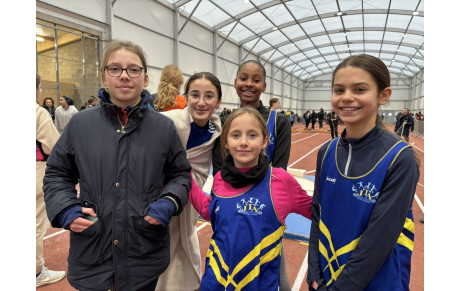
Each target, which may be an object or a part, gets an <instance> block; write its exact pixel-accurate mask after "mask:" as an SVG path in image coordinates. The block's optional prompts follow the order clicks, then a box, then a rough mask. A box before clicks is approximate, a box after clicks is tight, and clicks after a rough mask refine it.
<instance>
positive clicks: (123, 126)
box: [113, 108, 134, 133]
mask: <svg viewBox="0 0 460 291" xmlns="http://www.w3.org/2000/svg"><path fill="white" fill-rule="evenodd" d="M113 111H115V114H116V115H117V118H118V122H119V123H120V126H121V132H122V133H126V132H125V125H126V124H128V119H129V115H130V114H131V113H133V111H134V108H133V110H131V111H130V112H129V113H128V115H126V123H125V125H123V123H122V122H121V120H120V116H118V112H117V110H116V109H115V108H113Z"/></svg>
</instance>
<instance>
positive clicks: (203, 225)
mask: <svg viewBox="0 0 460 291" xmlns="http://www.w3.org/2000/svg"><path fill="white" fill-rule="evenodd" d="M208 224H209V223H207V222H203V224H201V225H200V226H199V227H197V228H196V232H199V231H200V230H201V229H203V228H204V227H205V226H207V225H208Z"/></svg>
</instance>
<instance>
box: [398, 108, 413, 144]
mask: <svg viewBox="0 0 460 291" xmlns="http://www.w3.org/2000/svg"><path fill="white" fill-rule="evenodd" d="M413 126H414V118H413V117H412V116H411V115H410V114H409V109H407V108H404V110H403V111H402V113H401V114H398V116H397V119H396V124H395V129H394V132H395V133H396V135H398V136H402V137H403V138H404V140H405V141H407V142H409V133H410V131H411V129H413Z"/></svg>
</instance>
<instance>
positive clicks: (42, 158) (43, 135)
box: [35, 74, 65, 287]
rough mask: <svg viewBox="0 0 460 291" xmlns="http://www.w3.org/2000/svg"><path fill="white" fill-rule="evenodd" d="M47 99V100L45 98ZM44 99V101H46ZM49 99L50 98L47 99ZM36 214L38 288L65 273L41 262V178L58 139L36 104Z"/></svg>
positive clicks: (47, 224)
mask: <svg viewBox="0 0 460 291" xmlns="http://www.w3.org/2000/svg"><path fill="white" fill-rule="evenodd" d="M36 84H37V95H36V99H35V100H36V102H38V99H39V98H40V93H41V91H42V84H41V78H40V76H39V75H38V74H37V83H36ZM47 99H48V98H47ZM47 99H45V101H46V100H47ZM49 99H51V98H49ZM35 107H36V113H35V115H36V124H35V125H36V131H35V133H36V153H37V158H36V163H35V167H36V182H35V183H36V196H35V197H36V201H35V204H36V212H35V224H36V236H35V245H36V249H35V256H36V257H35V273H36V279H35V280H36V287H40V286H43V285H47V284H52V283H56V282H58V281H60V280H61V279H62V278H64V277H65V271H53V270H50V269H48V268H47V267H45V261H44V260H43V237H44V236H45V234H46V233H47V232H48V229H49V227H50V222H49V220H48V217H47V216H46V206H45V200H44V198H43V197H44V194H43V189H42V187H43V177H44V176H45V169H46V160H47V159H48V155H49V154H50V153H51V150H52V149H53V147H54V144H55V143H56V142H57V141H58V139H59V133H58V132H57V130H56V127H55V126H54V124H53V120H52V119H51V116H50V115H49V114H48V112H47V111H46V110H45V109H44V108H43V107H40V105H38V103H37V104H36V106H35Z"/></svg>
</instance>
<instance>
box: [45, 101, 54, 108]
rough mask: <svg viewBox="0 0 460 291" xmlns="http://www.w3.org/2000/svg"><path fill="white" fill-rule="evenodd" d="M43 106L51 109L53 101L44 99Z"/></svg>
mask: <svg viewBox="0 0 460 291" xmlns="http://www.w3.org/2000/svg"><path fill="white" fill-rule="evenodd" d="M45 105H46V106H47V107H51V106H53V101H51V99H46V101H45Z"/></svg>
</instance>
